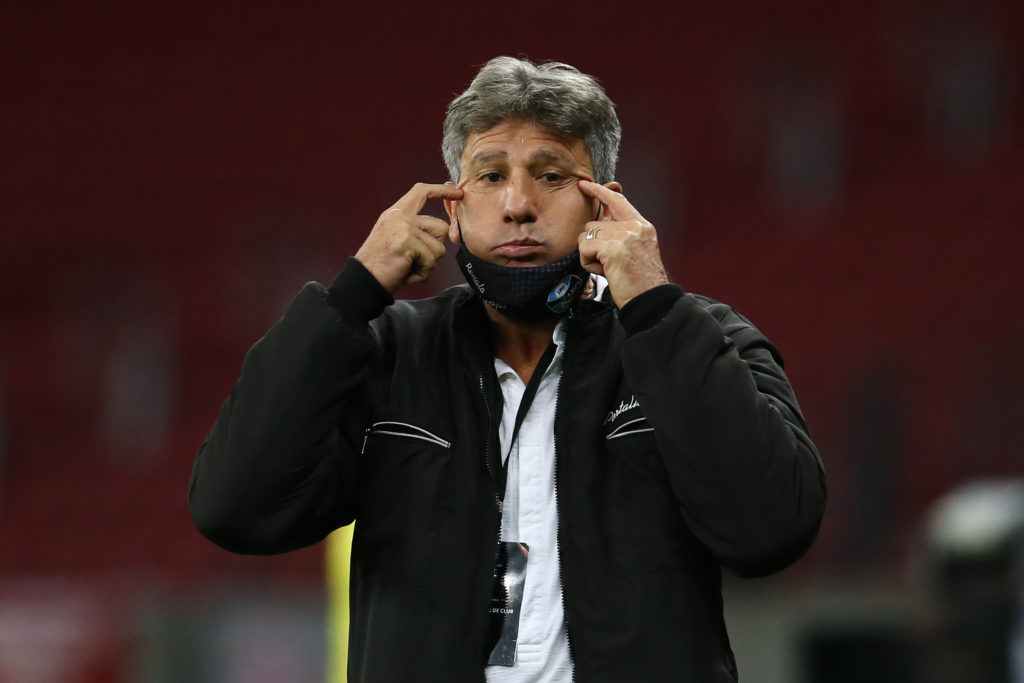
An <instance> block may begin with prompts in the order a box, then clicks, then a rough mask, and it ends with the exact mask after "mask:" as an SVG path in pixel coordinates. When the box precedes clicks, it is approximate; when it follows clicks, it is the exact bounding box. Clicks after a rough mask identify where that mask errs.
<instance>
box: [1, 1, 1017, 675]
mask: <svg viewBox="0 0 1024 683" xmlns="http://www.w3.org/2000/svg"><path fill="white" fill-rule="evenodd" d="M0 12H2V20H0V45H2V46H3V48H2V50H3V55H4V59H3V60H2V63H0V79H2V80H0V85H2V90H0V131H2V150H3V155H2V156H3V160H4V163H3V164H2V165H0V179H2V183H0V187H2V189H0V197H2V207H0V226H2V227H0V229H2V235H3V236H2V240H0V287H2V289H0V291H2V298H0V301H2V309H0V312H2V315H0V681H3V682H4V683H7V682H11V683H36V682H42V681H47V682H49V681H61V682H69V683H107V682H112V683H120V682H122V681H141V682H147V683H149V682H152V683H164V682H172V681H174V682H177V681H196V682H199V683H203V682H213V681H217V682H224V681H227V682H232V681H246V682H250V683H251V682H257V683H263V682H265V683H271V682H276V681H319V680H322V678H323V676H324V670H325V666H326V664H325V662H326V661H327V650H328V649H330V648H328V646H327V645H326V641H325V638H326V636H325V633H326V630H325V625H324V620H325V609H326V604H327V603H326V599H325V589H324V548H323V546H318V547H314V548H311V549H307V550H304V551H301V552H297V553H294V554H291V555H288V556H284V557H275V558H247V557H239V556H233V555H230V554H227V553H225V552H223V551H221V550H219V549H217V548H215V547H214V546H212V545H211V544H209V543H208V542H206V541H205V540H204V539H202V538H201V537H200V536H199V535H198V534H197V533H196V532H195V531H194V529H193V528H192V526H191V522H190V520H189V515H188V511H187V506H186V498H185V494H186V486H187V483H188V478H189V474H190V471H191V466H192V459H193V457H194V454H195V451H196V449H197V447H198V445H199V443H200V442H201V441H202V439H203V438H204V436H205V434H206V432H207V430H208V429H209V427H210V426H211V424H212V422H213V419H214V418H215V416H216V414H217V410H218V408H219V406H220V404H221V402H222V401H223V399H224V398H225V396H226V395H227V392H228V391H229V389H230V387H231V383H232V382H233V380H234V379H235V377H236V376H237V373H238V368H239V366H240V363H241V360H242V356H243V354H244V352H245V350H246V349H247V348H248V347H249V346H250V345H251V344H252V343H253V342H254V341H255V340H256V339H257V338H258V337H259V336H260V335H261V334H262V333H263V331H265V329H266V328H267V327H268V326H269V325H270V324H271V323H272V322H273V321H274V320H275V319H276V318H277V316H278V315H279V314H280V313H281V311H282V310H283V308H284V307H285V306H286V305H287V302H288V301H289V300H290V298H291V296H292V295H293V294H294V293H295V292H296V291H297V290H298V289H299V287H300V286H301V285H302V283H303V282H305V281H307V280H314V279H315V280H320V281H324V282H326V281H329V280H330V279H331V278H332V277H333V275H334V274H335V273H336V272H337V270H338V268H339V267H340V266H341V265H342V264H343V263H344V259H345V258H346V256H347V255H349V254H351V253H354V251H355V249H356V248H357V247H358V246H359V244H360V243H361V240H362V238H363V236H364V235H365V233H366V232H367V231H368V230H369V228H370V226H371V225H372V224H373V222H374V220H375V219H376V216H377V215H378V214H379V213H380V212H381V211H382V210H383V209H384V208H386V207H387V206H388V205H390V204H391V203H392V202H393V201H394V199H395V198H397V197H398V196H399V195H401V194H402V193H403V192H404V191H405V190H406V189H407V187H408V186H410V185H411V184H412V183H414V182H416V181H420V180H423V181H430V182H440V181H442V180H443V179H444V169H443V165H442V163H441V159H440V152H439V145H440V128H441V121H442V118H443V114H444V108H445V106H446V104H447V102H448V101H449V100H450V99H451V98H452V96H453V95H454V94H456V93H457V92H460V91H461V90H462V89H463V88H464V87H465V86H466V85H467V84H468V82H469V80H470V78H471V77H472V75H473V73H474V72H475V70H476V68H477V67H478V66H479V65H481V64H482V63H483V62H485V61H486V60H487V59H489V58H490V57H493V56H495V55H499V54H516V55H525V56H528V57H530V58H531V59H534V60H535V61H539V60H548V59H554V60H559V61H567V62H569V63H572V64H574V65H576V66H577V67H579V68H580V69H582V70H583V71H585V72H588V73H591V74H594V75H596V76H598V77H599V79H600V80H601V81H602V83H603V84H604V86H605V88H606V89H607V91H608V93H609V95H610V96H611V98H612V99H613V100H614V101H615V102H616V103H617V105H618V108H619V114H620V117H621V119H622V122H623V127H624V141H623V148H622V156H621V162H620V174H619V175H620V179H621V180H622V182H623V185H624V188H625V192H626V195H627V196H628V197H629V198H630V199H631V201H632V202H633V203H634V204H635V205H636V206H638V207H639V208H640V209H641V210H642V211H643V212H644V213H645V215H646V216H647V217H648V218H649V219H650V220H651V221H652V222H653V223H654V224H655V225H656V226H658V227H659V235H660V237H661V241H662V245H663V251H664V256H665V259H666V262H667V265H668V266H669V268H670V271H671V273H672V275H673V276H674V278H675V279H676V281H678V282H680V283H681V284H682V285H683V286H684V288H687V289H691V290H693V291H698V292H701V293H704V294H707V295H709V296H712V297H714V298H717V299H720V300H724V301H727V302H729V303H731V304H732V305H734V306H735V307H736V308H737V309H738V310H740V311H741V312H743V313H744V314H745V315H747V316H748V317H750V318H751V319H753V320H754V321H755V323H756V324H757V325H758V326H759V327H760V328H761V329H762V330H763V331H765V332H766V333H767V334H768V336H769V337H771V338H772V339H773V340H774V341H775V342H776V344H777V345H778V346H779V348H780V349H781V350H782V352H783V355H784V356H785V357H786V359H787V361H788V362H787V370H788V371H789V373H790V376H791V379H792V381H793V383H794V385H795V387H796V389H797V394H798V396H799V397H800V399H801V403H802V406H803V408H804V411H805V414H806V416H807V418H808V422H809V423H810V427H811V430H812V433H813V434H814V436H815V438H816V441H817V442H818V444H819V446H820V448H821V452H822V454H823V457H824V459H825V463H826V467H827V470H828V476H829V487H830V506H829V509H828V513H827V516H826V519H825V522H824V526H823V528H822V531H821V535H820V537H819V539H818V542H817V544H816V546H815V547H814V548H813V550H812V551H811V552H810V554H809V555H808V556H807V557H806V558H805V559H804V560H802V561H801V562H800V563H799V564H797V565H796V566H795V567H793V568H791V569H790V570H789V571H787V572H785V573H784V574H782V575H780V576H778V577H775V578H772V579H767V580H759V581H731V580H730V581H729V583H728V586H727V594H726V602H727V610H728V613H729V617H730V620H731V631H732V636H733V641H734V649H735V650H736V655H737V659H738V660H739V666H740V674H741V679H742V680H743V681H745V682H750V683H755V682H757V683H782V682H784V681H785V682H790V681H805V682H807V683H810V682H812V681H813V682H815V683H816V682H818V681H828V682H829V683H835V682H837V681H839V682H841V681H890V680H892V681H901V682H908V681H929V682H931V681H939V682H943V681H948V682H949V683H953V682H954V681H965V682H966V681H970V682H971V683H979V682H985V681H1003V680H1010V677H1011V676H1013V675H1014V674H1012V673H1011V672H1012V668H1011V664H1010V662H1011V658H1012V656H1013V655H1012V652H1013V651H1014V650H1013V647H1014V646H1013V645H1012V643H1013V642H1016V643H1017V645H1016V655H1015V656H1016V657H1017V659H1018V666H1019V669H1018V670H1017V672H1018V673H1017V674H1016V675H1018V676H1021V677H1024V673H1022V672H1024V633H1021V632H1018V633H1017V635H1016V636H1014V635H1013V633H1014V631H1013V629H1014V624H1015V623H1018V622H1019V620H1017V617H1016V616H1014V615H1015V611H1016V610H1017V609H1018V607H1017V606H1018V605H1019V604H1020V597H1021V595H1022V593H1024V591H1022V586H1024V582H1022V580H1021V576H1024V565H1022V561H1021V557H1022V556H1024V554H1022V553H1021V551H1020V540H1019V539H1020V533H1021V517H1022V516H1024V512H1021V510H1020V502H1021V500H1022V499H1024V495H1022V494H1021V489H1020V488H1019V484H1015V482H1019V481H1020V479H1019V478H1020V477H1021V476H1022V474H1024V471H1022V470H1024V392H1022V389H1024V363H1022V362H1021V351H1020V345H1021V341H1020V340H1021V339H1022V338H1024V316H1022V315H1021V307H1020V299H1021V295H1022V294H1024V275H1022V272H1021V271H1022V267H1024V260H1022V258H1021V252H1022V247H1024V234H1022V231H1024V221H1022V219H1021V216H1022V215H1024V191H1022V190H1024V171H1022V166H1024V164H1022V160H1024V92H1022V86H1024V79H1022V67H1024V54H1022V50H1024V48H1022V45H1024V3H1021V2H1019V1H1017V0H982V1H975V2H968V1H954V0H948V1H945V0H944V1H931V0H894V1H892V2H883V1H881V0H875V1H874V2H857V1H855V0H841V1H840V0H837V1H834V2H804V1H797V0H779V1H777V2H773V3H758V2H753V1H752V0H751V1H749V2H740V1H738V0H727V1H724V2H718V3H694V2H681V3H671V4H662V5H657V6H655V5H651V6H649V7H647V6H644V3H639V4H638V3H623V4H620V5H618V6H616V7H609V6H606V5H604V4H601V3H595V4H590V3H584V2H580V1H579V0H566V1H565V2H561V3H551V4H545V5H543V6H533V5H522V4H516V3H501V4H498V5H494V4H490V3H468V2H462V0H456V1H455V2H451V3H407V4H384V5H371V4H370V3H345V2H333V3H327V2H323V3H307V4H291V5H289V4H285V3H278V4H274V3H269V2H254V3H246V4H242V3H239V4H235V5H231V6H228V5H217V4H213V3H200V2H194V1H192V0H184V1H182V2H177V3H134V2H133V3H128V2H107V3H70V2H45V1H42V2H33V3H28V2H21V1H15V2H9V3H5V5H4V7H3V9H2V10H0ZM437 208H438V210H439V207H437ZM459 279H460V278H459V275H458V271H457V269H456V267H455V266H454V264H453V261H452V259H451V258H450V257H449V258H448V259H447V260H446V262H445V264H444V267H443V268H442V269H441V271H440V272H438V273H437V274H436V275H435V278H434V280H433V281H432V283H431V284H430V285H429V287H427V288H421V289H420V290H418V291H414V292H411V293H407V294H410V295H411V296H417V295H426V294H428V293H429V292H430V291H433V290H434V288H435V287H440V286H441V285H442V284H448V283H453V282H457V281H459ZM1014 638H1016V641H1014ZM1016 680H1024V678H1017V679H1016Z"/></svg>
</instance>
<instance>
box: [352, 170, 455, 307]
mask: <svg viewBox="0 0 1024 683" xmlns="http://www.w3.org/2000/svg"><path fill="white" fill-rule="evenodd" d="M428 199H462V190H461V189H460V188H458V187H456V186H455V185H452V184H450V183H449V184H445V185H429V184H427V183H416V184H415V185H413V187H412V189H411V190H409V191H408V192H406V193H405V195H404V196H403V197H402V198H401V199H399V200H398V201H397V202H395V204H394V206H392V207H391V208H390V209H388V210H387V211H385V212H384V213H382V214H381V215H380V218H378V219H377V222H376V224H374V226H373V230H371V231H370V234H369V235H368V236H367V237H366V241H365V242H363V246H361V247H359V251H357V252H356V259H358V260H359V262H360V263H362V264H363V266H364V267H365V268H366V269H367V270H368V271H370V273H372V274H373V276H374V277H375V278H377V281H378V282H380V283H381V285H383V286H384V288H385V289H387V290H388V292H390V293H391V294H394V293H395V292H397V291H398V290H399V288H401V287H402V285H414V284H416V283H418V282H423V281H424V280H426V279H427V278H428V277H429V276H430V273H431V271H433V270H434V266H435V265H436V264H437V260H438V259H439V258H441V257H442V256H443V255H444V252H445V244H444V240H445V237H446V236H447V235H448V224H447V223H446V222H444V221H442V220H441V219H439V218H434V217H432V216H422V215H420V213H419V212H420V210H421V209H422V208H423V205H424V204H426V203H427V200H428Z"/></svg>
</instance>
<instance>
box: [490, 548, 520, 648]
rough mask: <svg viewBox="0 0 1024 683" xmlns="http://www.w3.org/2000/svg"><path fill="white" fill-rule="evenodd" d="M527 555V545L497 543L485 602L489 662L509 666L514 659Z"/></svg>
mask: <svg viewBox="0 0 1024 683" xmlns="http://www.w3.org/2000/svg"><path fill="white" fill-rule="evenodd" d="M529 556H530V546H528V545H526V544H525V543H517V542H508V541H502V542H500V543H498V557H497V561H496V562H495V565H494V591H493V593H492V594H491V601H490V605H489V606H488V612H489V616H490V632H491V638H492V642H494V648H493V649H492V650H491V656H490V658H489V659H488V660H487V665H488V666H512V665H514V664H515V663H516V647H517V641H518V640H519V614H520V611H521V610H522V606H523V585H524V584H525V583H526V560H527V559H528V558H529Z"/></svg>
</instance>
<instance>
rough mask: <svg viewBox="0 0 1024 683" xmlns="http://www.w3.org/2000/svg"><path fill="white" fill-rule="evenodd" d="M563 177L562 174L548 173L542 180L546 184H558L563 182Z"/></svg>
mask: <svg viewBox="0 0 1024 683" xmlns="http://www.w3.org/2000/svg"><path fill="white" fill-rule="evenodd" d="M562 178H563V176H562V174H561V173H555V172H554V171H548V172H547V173H545V174H543V175H542V176H541V179H543V180H544V182H546V183H557V182H558V181H560V180H562Z"/></svg>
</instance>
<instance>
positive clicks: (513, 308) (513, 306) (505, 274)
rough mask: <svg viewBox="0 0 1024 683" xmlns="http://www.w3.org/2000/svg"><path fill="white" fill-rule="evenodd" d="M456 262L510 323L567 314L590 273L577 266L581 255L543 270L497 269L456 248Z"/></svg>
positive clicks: (526, 268) (572, 256) (569, 257)
mask: <svg viewBox="0 0 1024 683" xmlns="http://www.w3.org/2000/svg"><path fill="white" fill-rule="evenodd" d="M455 260H456V261H458V263H459V268H461V269H462V274H463V275H464V276H465V277H466V281H467V282H468V283H469V286H470V287H472V288H473V289H474V290H476V291H477V292H478V293H479V294H480V298H481V299H483V300H484V302H485V303H487V304H490V306H491V307H492V308H493V309H494V310H496V311H498V312H500V313H503V314H504V315H507V316H508V317H509V318H512V319H513V320H518V321H521V322H536V321H538V320H543V319H544V318H547V317H551V316H559V315H562V314H563V313H565V312H566V311H568V310H569V307H570V306H572V305H573V303H575V301H576V299H578V298H579V296H580V294H582V293H583V285H584V283H585V282H586V281H587V278H588V276H589V273H587V270H586V269H585V268H584V267H583V265H582V264H581V263H580V252H579V251H574V252H573V253H571V254H569V255H568V256H566V257H565V258H563V259H561V260H559V261H555V262H554V263H548V264H546V265H543V266H524V267H521V268H515V267H512V266H499V265H496V264H494V263H489V262H488V261H484V260H483V259H481V258H478V257H476V256H473V254H471V253H469V250H468V249H466V245H465V244H462V245H460V246H459V250H458V252H456V254H455Z"/></svg>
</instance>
